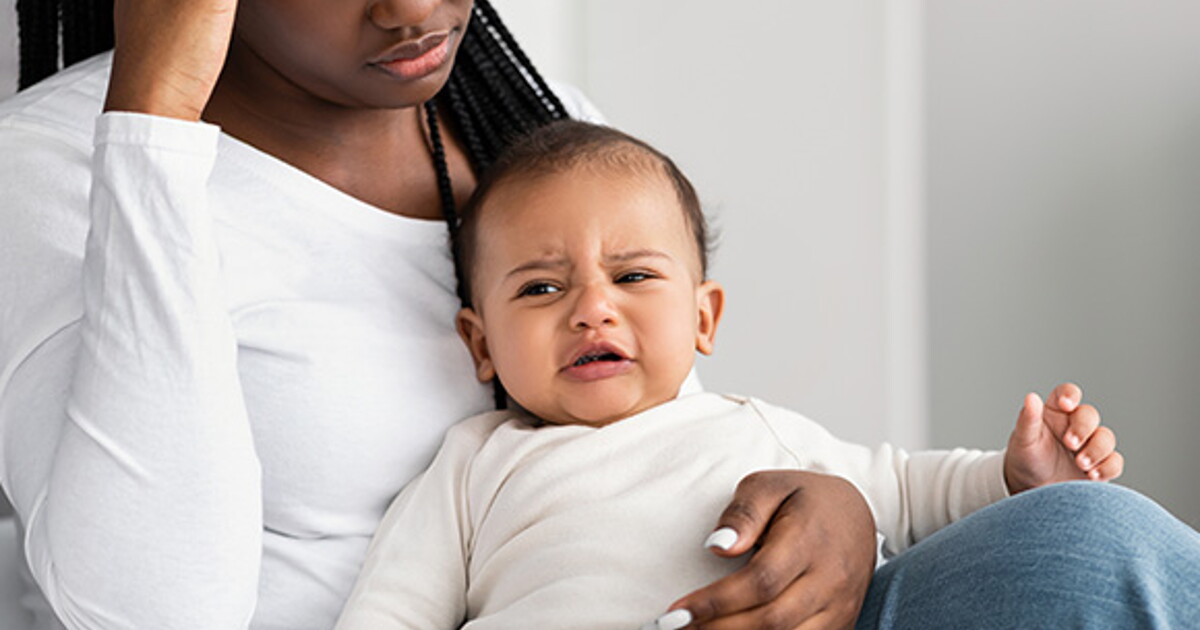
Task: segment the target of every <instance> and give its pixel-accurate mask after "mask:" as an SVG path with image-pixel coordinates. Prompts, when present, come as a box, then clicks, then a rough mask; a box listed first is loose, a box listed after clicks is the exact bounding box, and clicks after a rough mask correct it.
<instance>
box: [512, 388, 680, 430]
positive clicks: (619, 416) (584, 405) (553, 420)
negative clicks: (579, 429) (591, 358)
mask: <svg viewBox="0 0 1200 630" xmlns="http://www.w3.org/2000/svg"><path fill="white" fill-rule="evenodd" d="M676 391H678V390H676ZM674 399H675V393H672V394H670V395H662V396H653V397H646V398H641V399H638V400H632V401H615V400H599V401H594V400H569V401H565V402H564V403H563V404H562V405H561V406H558V407H555V408H543V409H537V408H530V407H528V406H525V405H522V408H523V409H525V410H526V411H528V412H529V413H530V414H532V415H534V416H536V417H538V418H539V419H540V420H541V421H542V423H543V424H548V425H582V426H589V427H596V428H599V427H604V426H608V425H610V424H612V423H614V422H620V421H621V420H625V419H627V418H631V417H633V416H636V415H638V414H639V413H642V412H643V411H647V410H649V409H653V408H654V407H657V406H659V405H661V404H663V403H666V402H670V401H671V400H674ZM518 404H520V403H519V401H518Z"/></svg>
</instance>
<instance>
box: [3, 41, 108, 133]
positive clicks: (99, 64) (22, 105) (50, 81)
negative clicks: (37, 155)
mask: <svg viewBox="0 0 1200 630" xmlns="http://www.w3.org/2000/svg"><path fill="white" fill-rule="evenodd" d="M111 67H112V54H111V53H102V54H100V55H97V56H95V57H92V58H91V59H87V60H85V61H81V62H79V63H77V64H75V65H73V66H71V67H70V68H67V69H66V70H63V71H61V72H59V73H58V74H55V75H53V76H51V77H49V78H47V79H45V80H44V81H42V82H40V83H38V84H36V85H33V86H31V87H29V88H26V89H25V90H22V91H21V92H18V93H16V94H15V95H13V96H11V97H9V98H7V99H5V100H4V101H0V133H21V134H30V133H32V134H35V135H40V136H43V137H47V138H52V139H57V140H59V141H62V142H66V143H68V144H70V145H73V146H76V147H77V148H79V149H81V150H83V151H85V152H90V151H91V146H92V135H93V131H94V129H95V125H96V117H97V116H98V115H99V114H100V112H101V110H102V108H103V104H104V93H105V91H106V90H107V88H108V75H109V71H110V69H111Z"/></svg>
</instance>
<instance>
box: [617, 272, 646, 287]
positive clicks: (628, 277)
mask: <svg viewBox="0 0 1200 630" xmlns="http://www.w3.org/2000/svg"><path fill="white" fill-rule="evenodd" d="M653 277H655V276H654V274H652V273H650V272H647V271H627V272H625V273H623V274H621V275H619V276H617V284H632V283H635V282H645V281H646V280H649V279H651V278H653Z"/></svg>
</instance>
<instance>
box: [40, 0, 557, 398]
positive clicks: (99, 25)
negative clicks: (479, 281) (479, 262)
mask: <svg viewBox="0 0 1200 630" xmlns="http://www.w3.org/2000/svg"><path fill="white" fill-rule="evenodd" d="M472 10H473V15H472V17H471V20H470V23H469V25H468V27H467V32H466V35H465V36H464V37H463V41H462V45H461V46H460V47H459V50H458V57H457V59H456V61H455V64H454V69H453V71H452V72H451V73H450V78H449V80H448V81H447V83H446V86H445V87H444V88H443V89H442V90H441V91H440V92H438V94H437V95H436V96H435V97H434V98H433V99H432V100H430V101H429V102H427V103H425V114H426V120H427V122H428V125H429V129H430V143H431V145H432V147H433V150H432V152H433V162H434V168H435V171H436V176H437V181H438V192H439V195H440V197H441V202H442V215H443V217H444V218H445V220H446V223H447V225H448V226H449V228H450V232H451V235H454V234H457V231H458V225H459V217H458V212H457V209H456V208H455V203H454V195H453V189H452V187H451V184H450V171H449V169H448V168H447V166H446V151H445V145H444V144H443V138H442V132H441V126H440V124H439V120H444V121H446V122H447V123H449V125H450V128H451V130H452V131H453V132H454V133H455V134H456V137H457V138H458V139H459V140H460V141H461V142H462V144H463V146H464V148H465V149H466V154H467V158H468V160H469V161H470V163H471V167H472V168H473V169H474V171H475V173H476V174H481V173H482V172H483V171H484V170H485V169H487V167H488V166H490V165H491V163H492V162H493V161H494V160H495V159H496V156H498V155H499V154H500V152H501V150H503V149H504V148H505V147H506V146H508V145H509V144H510V143H511V142H512V141H513V140H514V139H516V138H519V137H520V136H522V135H524V134H526V133H528V132H529V131H532V130H534V129H536V128H538V127H540V126H542V125H544V124H546V123H548V122H551V121H554V120H558V119H560V118H566V117H567V112H566V110H565V108H564V107H563V104H562V101H560V100H559V99H558V97H557V96H555V94H554V93H553V92H551V91H550V89H549V88H548V87H547V86H546V81H545V80H544V79H543V78H542V76H541V75H540V74H539V73H538V71H537V70H536V69H535V68H534V67H533V64H532V63H530V62H529V58H528V57H526V56H525V53H524V52H522V51H521V48H520V46H518V45H517V42H516V40H514V39H513V36H512V34H511V33H509V31H508V29H507V28H505V26H504V23H503V22H501V21H500V16H498V15H497V14H496V10H495V9H493V8H492V5H491V3H490V2H488V0H475V4H474V8H473V9H472ZM17 12H18V20H17V23H18V29H19V32H20V56H21V66H20V72H21V75H20V86H21V88H22V89H23V88H25V87H28V86H30V85H33V84H34V83H37V82H38V81H41V80H42V79H44V78H46V77H48V76H50V75H51V74H53V73H55V72H56V71H57V70H58V68H59V57H60V53H61V58H62V63H63V65H64V66H69V65H71V64H73V63H75V62H77V61H82V60H84V59H87V58H88V57H91V56H93V55H95V54H97V53H100V52H104V51H106V50H109V49H111V48H112V46H113V0H17ZM60 33H61V39H60ZM60 41H61V51H60ZM439 112H440V113H439ZM457 273H458V274H459V276H460V277H459V281H460V283H461V281H462V278H461V275H462V272H461V270H460V271H458V272H457ZM505 400H506V395H505V394H504V390H503V388H502V387H500V386H499V384H498V383H497V387H496V404H497V407H503V406H504V404H505Z"/></svg>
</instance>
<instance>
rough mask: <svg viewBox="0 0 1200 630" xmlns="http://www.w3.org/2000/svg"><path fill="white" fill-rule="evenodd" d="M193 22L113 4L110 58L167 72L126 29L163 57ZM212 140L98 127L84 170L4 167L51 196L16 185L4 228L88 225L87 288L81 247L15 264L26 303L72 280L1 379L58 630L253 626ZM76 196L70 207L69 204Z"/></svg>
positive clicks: (248, 471)
mask: <svg viewBox="0 0 1200 630" xmlns="http://www.w3.org/2000/svg"><path fill="white" fill-rule="evenodd" d="M155 4H156V5H158V6H159V7H162V6H166V7H167V8H168V9H167V10H164V9H160V8H156V6H155ZM193 4H200V3H189V2H178V3H176V2H158V3H154V4H151V3H145V2H144V3H141V4H139V5H138V7H137V9H136V10H135V11H130V10H129V9H128V7H127V5H126V4H125V3H120V2H119V3H118V11H119V15H118V32H119V33H121V34H123V35H125V37H124V38H123V39H121V40H119V44H118V54H117V56H118V57H119V58H120V57H122V55H124V58H125V59H126V60H128V59H130V58H131V57H130V54H131V51H138V50H141V51H142V52H141V53H139V54H140V59H141V60H142V61H146V60H147V59H150V58H151V57H152V56H153V59H156V60H157V62H163V63H165V62H167V61H170V55H169V54H168V53H170V52H171V49H170V48H164V49H158V50H153V51H151V49H149V48H147V47H146V46H144V45H139V44H138V43H137V41H136V38H133V40H132V41H131V38H130V37H129V36H128V33H129V32H130V29H129V22H128V19H129V16H130V15H136V16H137V19H138V20H139V21H141V22H142V23H143V26H144V25H145V23H146V22H145V21H146V20H147V19H151V18H152V19H154V20H157V21H158V22H157V23H158V25H159V26H161V27H162V28H161V29H159V31H158V35H157V37H162V36H170V35H171V34H172V33H173V32H174V35H175V36H180V34H179V33H178V32H177V31H172V30H171V27H172V25H177V24H180V23H185V22H186V18H187V16H186V11H185V10H184V9H186V8H187V7H191V6H192V5H193ZM170 5H178V7H174V8H173V7H171V6H170ZM175 9H178V10H175ZM172 10H175V12H174V13H171V12H170V11H172ZM122 11H123V15H124V16H125V17H124V18H122V14H121V12H122ZM164 11H166V12H164ZM197 28H209V29H211V28H213V27H212V25H211V24H209V25H199V26H197ZM153 30H154V29H150V28H144V29H143V31H153ZM119 37H121V35H119ZM225 37H226V38H227V37H228V34H226V35H225ZM180 41H183V42H186V41H189V40H187V39H186V38H183V37H182V36H180ZM192 41H194V38H193V40H192ZM143 44H144V42H143ZM150 52H152V55H151V54H150ZM175 52H179V51H178V49H177V48H176V49H175ZM193 54H195V53H193ZM136 56H137V55H135V57H136ZM175 62H176V64H177V65H178V62H179V59H178V57H176V58H175ZM200 65H202V64H200ZM216 65H217V67H219V65H220V60H219V59H218V60H217V62H216ZM197 67H199V66H197ZM143 70H144V64H143ZM122 77H124V78H122ZM140 81H152V79H151V78H150V76H149V75H147V74H146V73H144V72H140V73H132V74H131V73H129V72H125V73H123V74H122V73H120V72H119V73H117V74H116V75H114V76H113V79H112V83H111V85H110V88H111V90H110V105H112V104H113V103H116V104H117V106H115V107H114V109H136V108H134V107H128V108H127V107H124V106H121V100H120V99H119V98H118V99H115V100H114V99H113V98H112V97H113V95H118V94H121V93H126V94H128V93H130V92H136V91H137V88H140V89H141V90H142V91H143V92H144V93H146V94H156V93H157V92H156V90H154V89H151V88H153V87H154V86H155V85H159V84H146V83H140V84H139V83H138V82H140ZM123 90H124V92H123ZM188 98H192V99H195V98H196V95H192V96H190V97H188ZM203 98H207V96H206V95H204V96H203ZM160 113H167V112H160ZM14 135H15V136H21V134H20V133H16V132H14ZM217 135H218V134H217V130H216V129H215V128H212V127H209V126H206V125H198V124H194V123H185V122H180V121H173V120H167V119H164V118H157V117H149V116H140V115H132V114H118V113H110V114H106V115H105V116H103V117H101V118H100V120H99V122H98V124H97V128H96V131H95V138H94V151H93V152H92V154H91V158H90V160H89V159H88V158H87V157H86V155H87V150H86V147H85V148H84V149H83V153H82V154H81V155H80V158H79V159H78V160H76V159H74V158H66V159H63V155H58V156H51V157H52V158H53V159H49V160H47V161H46V162H44V163H35V162H30V163H28V164H26V163H25V162H24V160H26V159H27V158H25V154H23V155H22V159H21V160H18V162H20V163H21V166H22V167H23V169H24V170H25V171H29V170H31V169H33V168H42V169H45V170H49V171H61V173H59V172H54V175H53V176H55V177H60V178H63V179H60V180H59V181H57V182H55V181H53V180H45V178H37V177H31V178H30V180H28V181H18V178H15V177H14V179H13V180H12V183H13V185H14V186H18V187H21V188H22V189H25V190H23V193H24V194H22V195H20V196H19V201H17V202H16V203H18V204H20V205H19V206H14V205H10V206H9V207H7V208H6V211H7V212H9V213H11V215H13V216H16V215H21V216H23V217H25V218H26V219H29V220H30V221H32V222H37V221H41V220H43V219H41V218H40V217H39V216H38V215H39V213H40V214H41V215H44V216H45V219H44V220H45V221H47V222H54V221H58V220H60V219H61V217H63V216H72V217H76V216H80V215H81V212H80V207H81V206H83V207H86V208H88V210H87V212H86V213H83V214H82V221H83V222H84V223H85V224H86V226H87V237H86V252H85V253H83V256H82V277H80V268H79V267H78V266H77V265H78V264H79V251H80V246H81V245H83V243H82V242H80V241H75V242H70V243H65V246H66V247H69V248H70V251H69V252H68V253H65V254H63V255H61V256H58V258H59V259H63V260H64V262H65V263H67V264H74V265H76V266H74V267H73V269H74V273H73V274H66V273H64V272H63V271H62V270H55V271H54V272H53V273H51V272H49V271H48V270H43V269H39V268H38V263H39V262H40V261H39V260H34V259H33V258H32V257H31V258H29V259H19V260H17V261H16V264H18V265H20V271H19V272H17V273H21V274H23V275H25V276H26V277H27V280H28V282H29V283H31V284H33V285H34V286H45V285H49V284H50V281H49V279H48V278H47V277H45V276H50V275H53V276H54V277H55V281H56V282H57V281H58V280H61V279H63V278H69V280H66V281H64V282H63V283H60V286H57V287H55V289H54V291H56V292H57V293H58V295H57V296H56V298H55V299H53V300H48V303H49V304H50V305H51V307H52V308H50V309H48V311H46V312H44V313H41V315H43V316H44V317H45V318H46V319H47V320H48V321H49V322H50V324H49V325H48V326H46V327H44V329H43V328H39V327H37V326H27V327H22V328H21V329H20V330H16V329H13V330H10V331H6V332H5V335H4V336H5V339H4V340H3V341H4V342H5V345H6V347H5V348H4V354H3V362H4V367H3V370H4V372H5V373H4V374H3V375H2V376H0V419H2V421H3V422H2V426H3V430H4V433H3V435H2V436H0V440H2V441H3V448H4V452H5V458H4V459H5V473H4V475H5V483H6V485H7V486H8V488H9V490H10V493H11V494H12V495H13V497H14V502H15V503H16V504H17V509H18V512H19V514H20V516H21V518H22V521H23V523H24V525H25V529H26V540H25V550H26V554H27V557H28V559H29V561H30V565H31V568H32V571H33V574H34V576H35V578H36V579H37V581H38V583H39V585H40V586H41V588H42V589H43V591H44V592H45V594H46V595H47V598H48V599H49V600H50V602H51V604H52V606H53V607H54V609H55V611H56V613H57V614H58V615H59V616H60V617H61V618H62V620H63V621H64V622H65V623H66V624H67V626H68V627H71V628H150V627H153V628H183V627H213V628H244V627H246V626H247V625H248V624H249V620H250V616H251V614H252V613H253V610H254V604H255V600H256V595H257V589H258V566H259V557H260V556H261V552H262V550H261V535H262V518H261V505H262V502H261V494H260V486H259V484H260V476H261V475H260V471H259V467H258V462H257V458H256V456H255V453H254V448H253V442H252V438H251V434H250V428H249V423H248V420H247V418H246V411H245V405H244V402H243V399H242V394H241V388H240V385H239V382H238V373H237V361H236V359H237V346H236V340H235V339H234V336H233V332H232V328H231V324H230V321H229V317H228V314H227V312H226V303H225V299H224V296H223V295H222V281H221V279H220V273H219V260H218V256H217V252H216V246H215V242H214V240H213V237H212V234H211V230H212V225H211V218H210V216H209V208H208V201H207V194H206V185H207V180H208V175H209V173H210V172H211V169H212V165H213V160H214V159H215V155H216V141H217ZM22 137H24V138H25V139H26V140H28V141H29V142H30V143H31V145H32V146H33V148H34V149H36V148H37V147H38V146H44V145H51V144H54V142H55V139H54V137H53V134H51V133H47V134H44V135H41V136H38V135H37V134H32V135H30V134H25V136H22ZM64 155H69V151H66V152H64ZM13 159H14V160H16V158H13ZM28 159H31V160H36V159H37V156H36V155H33V156H30V157H29V158H28ZM56 160H57V161H56ZM59 162H61V163H59ZM64 165H65V168H64ZM68 176H69V177H68ZM88 182H90V188H91V190H90V194H89V195H87V197H84V196H83V195H82V194H81V191H79V190H77V188H78V187H79V186H80V185H81V184H82V185H83V186H87V185H88ZM26 188H27V189H26ZM39 190H42V191H44V192H45V193H46V194H36V193H38V191H39ZM60 190H61V191H67V193H66V194H63V193H61V192H60ZM84 199H86V201H84ZM25 227H26V229H27V231H28V232H30V233H37V232H39V231H40V230H42V228H41V227H39V226H32V227H31V226H30V225H29V224H28V223H27V224H26V226H25ZM50 241H51V239H49V238H48V239H45V242H44V243H41V242H39V243H40V246H41V247H42V249H43V250H51V249H53V247H54V246H55V245H59V244H60V243H55V244H54V245H51V244H50ZM42 274H45V275H44V276H43V275H42ZM80 280H82V285H80ZM5 290H6V292H7V291H8V288H6V289H5ZM54 291H52V292H54ZM6 297H8V296H6ZM36 307H37V305H36V304H35V305H27V304H26V303H24V302H20V303H14V305H13V306H12V308H14V309H23V308H30V309H31V312H32V311H33V310H35V309H36ZM10 315H11V314H10ZM16 319H20V315H19V314H18V315H17V316H16V317H14V318H13V319H9V320H7V321H14V320H16ZM31 341H35V342H36V345H31V344H29V343H28V342H31ZM35 461H36V462H37V463H34V462H35Z"/></svg>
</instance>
